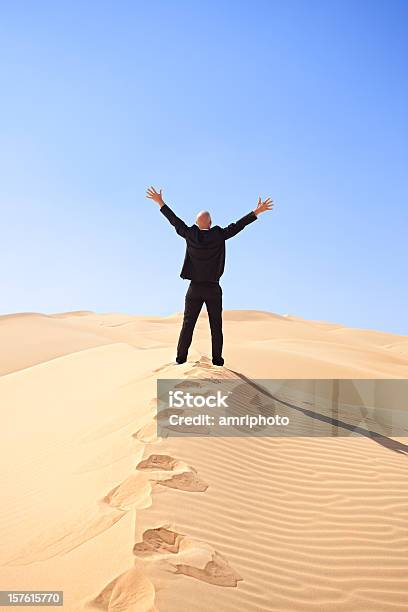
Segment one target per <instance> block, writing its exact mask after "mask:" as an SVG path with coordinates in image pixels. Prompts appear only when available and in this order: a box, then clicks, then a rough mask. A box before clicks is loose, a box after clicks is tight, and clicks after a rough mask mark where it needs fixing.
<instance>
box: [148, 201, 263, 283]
mask: <svg viewBox="0 0 408 612" xmlns="http://www.w3.org/2000/svg"><path fill="white" fill-rule="evenodd" d="M160 211H161V212H162V214H163V215H164V216H165V217H166V219H168V220H169V221H170V223H171V224H172V226H173V227H174V228H175V230H176V232H177V233H178V234H179V236H182V237H183V238H184V239H185V241H186V243H187V245H186V255H185V258H184V263H183V268H182V270H181V274H180V276H181V278H188V279H190V280H193V281H198V282H205V281H207V282H208V281H213V282H218V281H219V279H220V278H221V276H222V274H223V272H224V266H225V241H226V240H228V239H229V238H232V237H233V236H236V235H237V234H238V232H240V231H241V230H243V229H244V227H246V226H247V225H249V223H252V222H253V221H256V219H257V216H256V214H255V213H254V212H250V213H248V214H247V215H245V217H242V219H239V221H236V223H230V225H227V227H220V226H219V225H215V226H214V227H212V228H210V229H209V230H200V228H199V227H198V226H197V225H192V226H190V227H189V226H188V225H186V224H185V223H184V221H182V220H181V219H179V217H177V215H176V214H175V213H174V212H173V211H172V210H171V208H169V206H167V204H165V205H164V206H162V207H161V209H160Z"/></svg>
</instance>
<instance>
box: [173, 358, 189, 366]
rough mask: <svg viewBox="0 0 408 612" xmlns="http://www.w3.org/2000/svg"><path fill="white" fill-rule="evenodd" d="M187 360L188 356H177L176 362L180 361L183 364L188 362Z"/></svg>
mask: <svg viewBox="0 0 408 612" xmlns="http://www.w3.org/2000/svg"><path fill="white" fill-rule="evenodd" d="M186 361H187V357H186V358H185V359H183V358H182V357H176V363H178V364H179V365H181V364H182V363H186Z"/></svg>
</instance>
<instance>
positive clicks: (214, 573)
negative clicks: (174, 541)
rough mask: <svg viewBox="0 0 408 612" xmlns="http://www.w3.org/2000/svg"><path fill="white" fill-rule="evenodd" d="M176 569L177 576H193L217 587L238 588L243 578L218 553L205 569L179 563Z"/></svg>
mask: <svg viewBox="0 0 408 612" xmlns="http://www.w3.org/2000/svg"><path fill="white" fill-rule="evenodd" d="M175 567H176V570H177V571H176V574H184V575H185V576H191V577H192V578H196V579H197V580H201V581H202V582H209V583H210V584H215V585H217V586H223V587H236V586H237V584H238V582H239V581H240V580H242V578H241V576H240V575H239V574H237V572H235V570H233V569H232V567H231V566H230V565H229V563H228V561H227V560H226V559H224V557H223V556H222V555H220V554H219V553H218V552H217V551H215V552H214V553H213V554H212V560H211V561H209V562H208V563H207V564H206V565H205V567H204V568H203V569H200V568H198V567H194V566H192V565H187V564H184V563H179V564H177V565H176V566H175Z"/></svg>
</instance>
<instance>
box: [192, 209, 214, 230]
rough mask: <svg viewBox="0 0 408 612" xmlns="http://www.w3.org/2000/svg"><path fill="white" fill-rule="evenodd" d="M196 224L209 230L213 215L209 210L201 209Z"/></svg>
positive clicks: (202, 228)
mask: <svg viewBox="0 0 408 612" xmlns="http://www.w3.org/2000/svg"><path fill="white" fill-rule="evenodd" d="M196 225H198V227H199V228H200V229H201V230H208V229H210V227H211V215H210V213H209V212H208V210H201V211H200V212H199V213H198V215H197V217H196Z"/></svg>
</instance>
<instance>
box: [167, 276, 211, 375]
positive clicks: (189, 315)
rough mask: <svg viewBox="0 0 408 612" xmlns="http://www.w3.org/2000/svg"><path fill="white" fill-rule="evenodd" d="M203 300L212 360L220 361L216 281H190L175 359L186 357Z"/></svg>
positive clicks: (179, 359) (182, 359)
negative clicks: (205, 307) (207, 320)
mask: <svg viewBox="0 0 408 612" xmlns="http://www.w3.org/2000/svg"><path fill="white" fill-rule="evenodd" d="M204 302H205V305H206V306H207V312H208V318H209V320H210V328H211V341H212V358H213V361H214V362H218V361H221V362H222V289H221V287H220V285H219V283H217V282H195V281H191V283H190V286H189V288H188V290H187V293H186V301H185V308H184V319H183V327H182V328H181V332H180V338H179V341H178V345H177V361H180V362H181V361H185V360H186V359H187V353H188V349H189V348H190V344H191V340H192V339H193V331H194V327H195V324H196V322H197V319H198V315H199V314H200V311H201V308H202V306H203V304H204ZM218 365H221V364H218Z"/></svg>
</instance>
